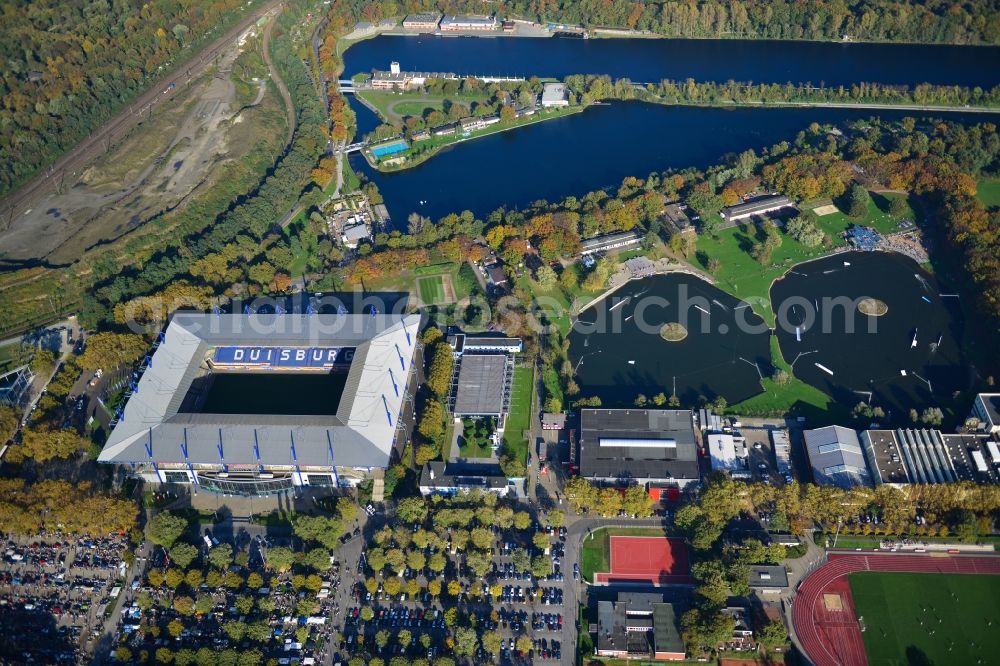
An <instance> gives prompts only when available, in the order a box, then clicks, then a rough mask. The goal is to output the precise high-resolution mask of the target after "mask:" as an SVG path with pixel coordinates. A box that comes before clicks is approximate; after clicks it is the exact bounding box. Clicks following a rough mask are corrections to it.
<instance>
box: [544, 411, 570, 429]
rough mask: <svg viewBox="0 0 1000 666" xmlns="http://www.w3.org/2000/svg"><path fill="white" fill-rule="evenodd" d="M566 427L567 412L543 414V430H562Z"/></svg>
mask: <svg viewBox="0 0 1000 666" xmlns="http://www.w3.org/2000/svg"><path fill="white" fill-rule="evenodd" d="M565 427H566V412H558V413H553V412H545V413H544V414H542V430H562V429H563V428H565Z"/></svg>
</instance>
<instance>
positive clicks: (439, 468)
mask: <svg viewBox="0 0 1000 666" xmlns="http://www.w3.org/2000/svg"><path fill="white" fill-rule="evenodd" d="M470 490H484V491H489V492H493V493H496V494H498V495H500V496H504V495H507V493H508V492H510V490H511V486H510V485H509V482H508V480H507V477H506V476H505V475H504V473H503V471H502V470H501V469H500V465H496V464H493V465H490V464H473V463H464V462H444V461H441V460H432V461H431V462H429V463H427V464H426V465H424V468H423V470H422V471H421V473H420V493H421V494H422V495H455V494H457V493H460V492H468V491H470Z"/></svg>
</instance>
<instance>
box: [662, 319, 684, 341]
mask: <svg viewBox="0 0 1000 666" xmlns="http://www.w3.org/2000/svg"><path fill="white" fill-rule="evenodd" d="M687 336H688V332H687V329H686V328H684V327H683V326H681V325H680V324H678V323H677V322H675V321H672V322H669V323H667V324H664V325H663V326H661V327H660V337H661V338H663V339H664V340H666V341H667V342H680V341H681V340H683V339H684V338H686V337H687Z"/></svg>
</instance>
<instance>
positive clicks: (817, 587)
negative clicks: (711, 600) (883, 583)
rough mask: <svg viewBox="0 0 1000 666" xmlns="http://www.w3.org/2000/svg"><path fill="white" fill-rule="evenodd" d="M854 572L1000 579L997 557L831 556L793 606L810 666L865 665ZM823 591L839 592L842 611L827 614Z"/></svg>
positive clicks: (807, 581) (801, 588)
mask: <svg viewBox="0 0 1000 666" xmlns="http://www.w3.org/2000/svg"><path fill="white" fill-rule="evenodd" d="M855 571H904V572H911V573H968V574H997V575H1000V557H975V556H961V555H956V556H950V557H931V556H929V555H897V554H890V553H884V554H871V555H853V554H846V553H844V554H839V553H831V554H830V556H829V562H827V563H826V564H824V565H823V566H821V567H820V568H818V569H816V570H815V571H814V572H812V573H811V574H810V575H809V577H808V578H806V579H804V580H803V581H802V582H801V583H800V585H799V589H798V592H797V593H796V596H795V605H794V606H793V607H792V623H793V624H794V625H795V634H796V636H798V639H799V643H800V644H801V645H802V649H803V650H805V653H806V656H807V657H808V658H809V660H810V661H811V662H812V663H813V664H815V666H867V665H868V658H867V657H866V656H865V645H864V641H863V640H862V637H861V628H860V627H859V626H858V620H857V616H856V615H855V613H854V600H853V599H851V590H850V586H849V585H848V584H847V576H848V575H849V574H852V573H854V572H855ZM824 593H836V594H840V596H841V599H842V600H843V602H844V610H843V611H840V612H830V611H827V610H826V607H825V605H824V604H823V594H824Z"/></svg>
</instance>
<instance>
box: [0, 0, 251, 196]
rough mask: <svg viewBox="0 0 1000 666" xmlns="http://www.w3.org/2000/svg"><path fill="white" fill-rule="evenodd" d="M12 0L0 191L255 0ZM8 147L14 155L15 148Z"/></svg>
mask: <svg viewBox="0 0 1000 666" xmlns="http://www.w3.org/2000/svg"><path fill="white" fill-rule="evenodd" d="M84 4H85V3H82V2H73V3H70V4H69V5H65V4H54V5H51V4H45V3H37V2H23V1H22V2H14V3H9V4H7V5H6V6H5V7H4V14H3V16H4V19H3V21H4V29H3V38H2V39H0V54H2V56H3V61H4V63H5V67H4V74H3V75H2V76H0V99H3V104H0V137H2V139H0V145H3V146H4V148H3V153H2V155H3V158H2V159H0V195H3V194H6V193H7V192H8V191H10V190H11V189H13V188H14V187H16V186H17V185H19V184H20V183H22V182H24V181H26V180H27V179H28V178H30V177H31V176H33V175H34V174H35V173H37V171H38V170H39V169H40V168H41V167H43V166H45V165H47V164H51V163H52V162H54V161H55V160H56V159H58V158H59V157H60V156H61V155H62V154H63V153H64V152H66V151H68V150H69V149H71V148H72V147H73V146H75V145H76V144H77V143H79V142H80V141H81V140H83V139H85V138H86V137H88V136H89V135H90V134H92V133H93V132H94V130H96V129H97V128H98V127H99V126H100V125H102V124H103V123H105V122H107V121H108V120H110V119H111V117H112V116H114V115H115V114H117V113H118V112H120V111H121V110H122V109H124V108H126V106H127V105H128V104H129V103H130V102H131V101H132V100H134V99H135V98H136V97H138V96H139V95H140V94H142V93H143V92H145V91H146V89H147V88H148V87H150V86H151V85H153V84H154V83H155V82H156V80H157V79H158V78H160V77H161V76H162V75H164V74H165V73H166V72H167V71H169V70H170V69H171V68H173V67H175V66H176V65H177V64H178V63H179V62H180V61H181V60H182V59H184V58H186V57H190V56H191V55H192V54H196V53H197V52H198V49H200V48H201V47H202V46H204V45H205V44H206V43H207V42H208V41H209V40H211V39H214V38H217V37H219V36H221V35H222V34H223V32H224V31H225V30H227V29H228V28H229V27H230V26H232V25H233V24H234V23H236V22H237V21H238V20H239V19H241V18H243V17H244V16H246V14H247V13H249V12H251V11H253V10H254V8H255V6H256V5H258V4H260V2H259V0H252V1H251V2H249V3H246V2H242V1H240V0H220V1H219V2H214V3H211V4H207V5H201V4H192V3H149V4H146V5H143V7H142V9H141V11H137V10H136V8H135V7H134V6H133V5H132V4H130V3H127V2H122V1H118V0H116V1H114V2H110V3H107V5H106V6H105V7H103V8H101V9H100V10H94V11H91V9H90V8H87V7H84ZM15 156H16V157H15Z"/></svg>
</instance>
